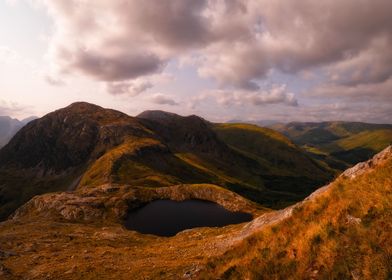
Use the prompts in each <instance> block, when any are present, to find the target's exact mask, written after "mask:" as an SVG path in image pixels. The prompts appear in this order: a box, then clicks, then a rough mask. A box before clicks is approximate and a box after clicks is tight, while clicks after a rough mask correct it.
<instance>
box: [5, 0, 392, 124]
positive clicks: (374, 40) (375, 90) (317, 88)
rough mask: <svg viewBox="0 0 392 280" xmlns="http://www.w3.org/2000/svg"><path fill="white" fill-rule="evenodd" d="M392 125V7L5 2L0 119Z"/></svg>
mask: <svg viewBox="0 0 392 280" xmlns="http://www.w3.org/2000/svg"><path fill="white" fill-rule="evenodd" d="M76 101H86V102H91V103H94V104H97V105H100V106H103V107H106V108H113V109H117V110H120V111H122V112H125V113H127V114H129V115H132V116H135V115H137V114H139V113H141V112H142V111H144V110H152V109H154V110H165V111H170V112H175V113H178V114H181V115H190V114H196V115H199V116H202V117H204V118H206V119H208V120H211V121H220V122H224V121H229V120H233V119H235V120H244V121H257V120H276V121H281V122H290V121H328V120H344V121H364V122H372V123H392V1H390V0H345V1H341V0H323V1H314V0H298V1H292V0H273V1H271V0H159V1H157V0H143V1H138V0H111V1H107V0H0V115H8V116H12V117H14V118H19V119H23V118H25V117H28V116H32V115H35V116H43V115H45V114H46V113H49V112H51V111H53V110H56V109H59V108H62V107H65V106H67V105H69V104H71V103H73V102H76Z"/></svg>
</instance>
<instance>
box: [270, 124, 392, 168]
mask: <svg viewBox="0 0 392 280" xmlns="http://www.w3.org/2000/svg"><path fill="white" fill-rule="evenodd" d="M271 128H273V129H275V130H277V131H279V132H281V133H283V134H284V135H286V136H287V137H289V138H290V139H291V140H292V141H293V142H294V143H296V144H298V145H300V146H301V147H302V148H304V149H305V150H307V151H308V153H309V155H311V156H312V157H313V158H314V159H316V160H319V161H321V162H325V163H326V164H327V165H328V166H329V167H330V168H332V169H337V170H344V169H345V168H347V167H349V166H351V165H353V164H355V163H357V162H360V161H363V160H366V159H367V158H369V157H371V156H373V155H374V154H376V153H377V152H379V151H381V150H382V149H384V148H385V147H387V146H388V145H390V144H391V143H392V125H391V124H369V123H360V122H321V123H289V124H277V125H273V126H271Z"/></svg>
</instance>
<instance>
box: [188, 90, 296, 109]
mask: <svg viewBox="0 0 392 280" xmlns="http://www.w3.org/2000/svg"><path fill="white" fill-rule="evenodd" d="M209 99H212V100H214V101H215V102H216V103H218V104H219V105H222V106H227V107H233V106H249V105H251V106H263V105H267V104H283V105H287V106H294V107H296V106H298V101H297V99H296V97H295V95H294V94H293V93H291V92H288V91H287V89H286V85H274V86H273V87H272V88H271V89H269V90H258V91H250V92H249V91H241V90H234V91H226V90H213V91H207V92H205V93H203V94H201V95H199V96H196V97H194V98H193V100H192V104H191V106H192V107H195V106H197V105H198V104H200V103H201V102H204V101H206V100H209Z"/></svg>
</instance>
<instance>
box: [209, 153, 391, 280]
mask: <svg viewBox="0 0 392 280" xmlns="http://www.w3.org/2000/svg"><path fill="white" fill-rule="evenodd" d="M391 174H392V160H389V162H387V163H386V164H384V165H383V166H380V167H379V168H377V169H376V170H375V171H373V172H371V173H368V174H364V175H361V176H359V177H357V178H355V179H353V180H349V179H342V178H339V179H338V180H337V181H336V182H334V183H333V185H332V186H331V187H330V188H329V190H328V191H326V192H325V193H323V194H321V195H320V196H319V197H317V198H316V199H314V200H311V201H308V202H305V203H304V204H303V205H302V206H299V207H297V208H296V209H294V213H293V215H292V216H291V217H290V218H288V219H286V220H284V221H283V222H281V223H279V224H276V225H272V226H269V227H268V228H266V229H265V230H263V231H261V232H260V233H257V234H255V235H253V236H251V237H250V238H248V239H247V240H246V241H244V242H242V243H241V245H239V246H238V247H237V248H235V249H233V250H232V251H230V252H228V253H226V254H225V255H224V256H223V257H221V258H217V259H215V260H213V261H211V262H210V263H209V265H208V269H207V270H206V271H205V272H204V274H203V277H204V278H206V279H208V278H209V279H211V278H214V277H216V276H219V277H220V278H221V279H308V278H315V279H352V278H357V279H390V277H391V276H392V235H391V232H392V178H391ZM388 277H389V278H388Z"/></svg>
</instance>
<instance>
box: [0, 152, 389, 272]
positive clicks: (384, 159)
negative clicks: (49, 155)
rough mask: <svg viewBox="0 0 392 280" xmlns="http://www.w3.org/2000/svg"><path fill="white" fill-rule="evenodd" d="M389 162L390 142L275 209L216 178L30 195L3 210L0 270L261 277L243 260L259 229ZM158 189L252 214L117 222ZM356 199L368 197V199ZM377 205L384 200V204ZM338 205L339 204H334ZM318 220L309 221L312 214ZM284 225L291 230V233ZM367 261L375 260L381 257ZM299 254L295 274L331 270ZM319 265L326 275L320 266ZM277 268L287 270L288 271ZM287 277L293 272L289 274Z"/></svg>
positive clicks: (354, 220) (269, 228)
mask: <svg viewBox="0 0 392 280" xmlns="http://www.w3.org/2000/svg"><path fill="white" fill-rule="evenodd" d="M391 162H392V147H388V148H387V149H385V150H384V151H383V152H381V153H380V154H378V155H376V156H375V157H374V158H373V159H372V160H370V161H368V162H366V163H361V164H358V165H357V166H355V167H353V168H351V169H349V170H347V171H346V172H344V173H343V174H342V175H341V176H340V177H339V178H338V179H337V181H336V182H334V183H331V184H329V185H328V186H326V187H323V188H321V189H319V190H318V191H316V192H315V193H313V194H312V195H311V196H309V197H308V198H307V199H305V200H304V201H303V202H300V203H298V204H296V205H293V206H290V207H288V208H286V209H283V210H280V211H268V210H266V209H263V208H261V207H258V206H257V205H256V204H254V203H251V202H249V201H247V200H245V199H243V198H242V197H240V196H238V195H236V194H234V193H232V192H230V191H227V190H224V189H222V188H219V187H216V186H213V185H178V186H173V187H167V188H160V189H152V188H136V187H132V186H127V185H110V184H105V185H102V186H100V187H96V188H92V189H84V190H79V191H75V192H63V193H51V194H45V195H41V196H37V197H34V198H33V199H32V200H30V201H29V202H28V203H27V204H25V205H24V206H22V207H21V208H19V209H18V210H17V211H16V212H15V213H14V215H13V216H12V217H11V218H10V219H8V220H7V221H5V222H3V223H1V224H0V278H1V277H3V278H4V279H178V278H184V279H187V278H213V277H221V278H229V279H236V278H238V277H239V275H243V276H244V277H245V276H246V277H248V278H250V279H252V278H255V279H256V278H260V277H259V276H260V275H258V274H257V273H253V272H252V269H257V266H256V268H255V267H253V266H252V267H249V266H247V265H249V263H248V262H247V259H249V262H251V260H253V261H252V262H251V263H252V264H253V263H254V262H255V261H254V256H255V252H256V251H257V250H259V249H260V252H259V251H257V252H259V253H260V254H261V252H264V251H263V250H262V249H263V248H261V247H260V248H258V246H261V244H262V241H259V238H260V235H263V234H267V233H266V232H271V233H273V234H276V235H277V236H279V235H280V233H282V232H280V230H282V231H283V230H284V227H283V226H281V225H285V223H288V222H290V221H291V223H292V222H293V221H295V222H296V223H297V224H296V225H295V226H293V225H291V227H292V228H295V227H298V226H299V224H300V223H303V225H301V226H303V227H305V226H306V223H307V221H306V217H307V215H305V213H303V215H304V216H303V221H301V220H298V219H297V218H296V217H298V215H301V214H300V211H303V209H306V208H307V207H308V208H309V207H315V206H314V205H318V204H320V205H323V204H324V203H323V201H324V200H321V198H329V196H330V193H332V194H333V193H335V192H336V189H339V186H340V185H342V184H343V185H350V182H356V183H357V181H355V180H361V178H365V179H366V178H368V177H369V176H370V177H371V176H373V175H372V174H376V175H377V174H378V173H375V172H378V170H383V171H382V172H384V173H385V174H387V173H388V170H389V171H390V169H391V168H390V166H391ZM385 168H387V169H385ZM388 168H389V169H388ZM384 169H385V170H384ZM384 173H382V174H384ZM389 174H391V173H389ZM377 176H379V177H380V176H381V175H377ZM377 176H376V177H377ZM384 177H385V176H384V175H383V177H382V178H383V179H382V180H384V181H382V182H383V184H384V185H383V187H382V188H380V190H381V191H382V192H385V193H384V194H383V195H384V196H388V195H389V197H390V196H391V193H392V190H391V187H392V183H391V180H390V178H384ZM380 180H381V179H380ZM385 180H386V181H385ZM388 180H389V181H388ZM342 182H343V183H342ZM358 182H359V181H358ZM377 182H379V181H377ZM385 186H386V187H385ZM388 186H389V188H388ZM355 187H356V186H355V185H353V186H350V187H349V188H352V189H355ZM380 190H379V189H377V188H376V187H373V189H369V190H368V192H369V194H368V195H369V200H370V201H371V198H372V197H373V196H374V197H378V196H380V195H381V193H380V192H381V191H380ZM351 191H352V190H351ZM358 193H359V192H358ZM332 194H331V195H332ZM338 195H340V197H342V196H343V197H345V195H346V193H345V191H342V192H341V193H339V194H338ZM162 198H165V199H174V200H185V199H190V198H198V199H205V200H211V201H215V202H217V203H219V204H221V205H222V206H224V207H225V208H227V209H229V210H233V211H244V212H248V213H251V214H253V215H254V217H255V218H254V220H253V221H251V222H249V223H243V224H239V225H231V226H226V227H222V228H197V229H191V230H186V231H183V232H180V233H179V234H177V235H176V236H174V237H170V238H167V237H157V236H153V235H143V234H139V233H137V232H133V231H128V230H126V229H125V228H124V227H123V226H122V220H123V219H124V217H125V215H126V213H127V211H128V210H129V209H132V208H133V207H138V206H140V205H141V204H143V203H146V202H148V201H151V200H154V199H162ZM384 198H385V197H384ZM358 199H363V197H361V196H359V195H358ZM350 200H351V201H352V202H353V205H356V204H357V203H358V202H357V201H355V198H352V197H351V196H350ZM326 201H328V204H326V205H324V206H323V207H324V208H323V210H320V211H321V212H320V213H322V211H324V209H327V208H328V207H329V206H331V205H332V206H333V204H334V203H338V202H335V201H333V200H331V199H328V200H326ZM388 201H389V204H388ZM361 203H362V205H366V204H367V203H366V201H365V202H364V201H362V202H361ZM384 204H385V205H384V206H383V207H384V208H385V209H386V210H385V209H384V208H383V209H384V210H385V211H390V210H391V208H390V206H391V205H390V200H388V199H387V200H385V203H384ZM332 206H331V207H332ZM351 207H352V206H351ZM377 207H378V209H379V210H380V209H381V206H377ZM388 209H389V210H388ZM345 211H346V210H345ZM358 211H359V210H358ZM380 211H381V210H380ZM354 212H355V211H354ZM354 212H353V213H354ZM312 213H313V212H312ZM344 213H345V214H344V215H343V216H342V217H344V219H345V220H344V221H345V222H344V223H345V224H344V226H345V227H349V225H350V224H353V225H355V226H357V225H358V226H359V225H360V224H361V223H362V222H363V220H364V218H363V217H359V216H360V215H357V214H353V213H351V212H347V211H346V212H344ZM383 213H384V212H383ZM389 213H391V212H389ZM338 214H339V215H340V214H341V213H340V212H339V213H336V215H338ZM357 216H358V217H357ZM293 217H294V218H293ZM382 217H384V216H382ZM323 219H331V221H330V223H332V224H333V223H334V219H337V218H336V217H332V216H331V217H327V218H326V217H324V216H323ZM383 219H384V220H382V222H383V223H384V226H385V223H388V222H389V223H390V222H391V216H389V218H388V216H385V217H384V218H383ZM317 222H318V221H317V220H316V221H315V223H317ZM335 222H336V221H335ZM337 223H338V222H337ZM313 226H314V225H312V227H313ZM341 226H343V225H341ZM370 226H371V225H370ZM280 227H281V228H282V229H280ZM385 227H386V228H387V227H388V226H387V225H386V226H385ZM389 228H390V226H389ZM370 229H372V228H370ZM347 230H350V228H349V229H346V231H342V232H343V233H339V234H343V235H344V234H345V233H344V232H347ZM358 230H360V229H358ZM361 230H363V229H361ZM287 234H288V235H289V236H290V233H289V232H288V233H286V235H287ZM336 234H337V233H336ZM293 236H294V234H293ZM376 237H377V236H376ZM306 238H307V235H306V234H304V237H303V239H304V240H306ZM318 238H319V239H320V240H321V241H320V240H319V239H318ZM318 238H317V240H316V241H314V242H316V243H317V242H320V244H323V240H324V236H323V235H320V237H318ZM379 238H380V242H381V243H382V244H383V245H384V247H382V248H381V250H384V251H385V252H384V251H383V252H384V253H382V256H389V257H390V256H392V251H391V247H390V245H391V244H390V243H391V239H390V236H389V240H388V238H387V239H385V238H386V237H385V234H384V235H382V234H381V235H380V237H379ZM382 238H383V239H382ZM381 239H382V240H381ZM255 240H256V241H255ZM260 240H261V239H260ZM279 240H280V239H279ZM252 242H253V243H254V244H253V245H252V247H251V249H249V248H248V247H247V246H249V244H252ZM258 242H260V244H259V243H258ZM271 242H273V241H271ZM271 242H270V243H271ZM276 242H278V241H276ZM347 242H348V245H347V244H346V245H345V246H350V245H349V244H350V242H354V240H351V241H350V240H348V241H347ZM372 242H373V243H374V241H372ZM258 244H259V245H258ZM317 244H318V243H317ZM263 246H264V245H263ZM373 246H376V249H377V248H378V247H380V245H379V244H378V243H377V242H376V244H373ZM377 246H378V247H377ZM272 247H273V245H272V244H271V249H269V250H271V252H273V250H272ZM236 248H238V249H236ZM244 248H245V249H246V250H245V249H244ZM376 249H375V250H376ZM255 250H256V251H255ZM293 250H294V251H293ZM301 250H302V249H301V248H296V249H291V251H290V253H287V252H288V251H287V252H286V251H285V252H286V253H285V254H284V255H283V254H281V255H278V256H276V259H278V258H282V259H284V258H288V257H290V258H292V261H294V262H295V261H296V262H301V261H302V260H303V259H301V258H303V256H301V254H300V252H301ZM377 250H380V249H377ZM259 253H257V256H258V257H257V258H259V257H260V255H259ZM319 253H320V254H321V252H319ZM237 254H238V255H237ZM271 254H272V253H271ZM316 254H318V253H316ZM380 254H381V253H380ZM370 255H371V253H369V256H370ZM279 256H280V257H279ZM335 257H336V256H335ZM274 259H275V258H274ZM296 259H297V260H296ZM257 260H258V261H259V266H260V269H261V268H262V267H265V263H263V262H262V260H259V259H257ZM374 260H375V262H377V261H378V258H375V259H374ZM303 263H304V268H302V267H301V266H300V265H298V267H299V268H298V267H297V268H295V269H294V268H290V269H294V270H293V272H294V273H298V275H300V276H299V277H302V276H303V277H305V276H306V277H305V278H312V279H319V278H322V277H323V275H324V276H325V275H328V271H327V272H325V271H324V270H325V269H326V268H325V267H324V268H323V269H324V270H322V268H320V267H319V266H317V263H307V262H305V261H303ZM389 263H390V260H389ZM271 265H273V264H271ZM326 265H327V264H326ZM387 265H388V263H387V262H385V263H381V264H379V267H381V268H379V270H380V271H381V272H379V274H375V275H381V274H382V273H384V274H386V275H387V273H388V271H386V270H385V266H387ZM305 266H306V267H305ZM277 268H278V266H277ZM350 269H351V268H350ZM350 269H349V272H350V275H352V276H351V277H352V278H353V279H371V278H369V277H370V276H369V275H366V274H365V273H364V272H362V271H359V270H358V269H356V268H355V269H354V268H353V269H352V270H350ZM383 269H384V270H383ZM244 271H248V272H246V273H245V272H244ZM322 271H323V273H324V274H322V273H321V272H322ZM238 273H239V274H238ZM276 273H277V272H276V271H271V275H274V278H278V279H279V274H276ZM281 273H282V275H284V273H285V272H284V271H282V272H281ZM325 273H326V274H325ZM219 275H220V276H219ZM264 276H265V275H264ZM354 276H355V277H354ZM289 278H290V277H289ZM292 278H294V279H296V278H298V277H296V276H295V274H292ZM298 279H300V278H298ZM302 279H303V278H302ZM373 279H375V278H373Z"/></svg>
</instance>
